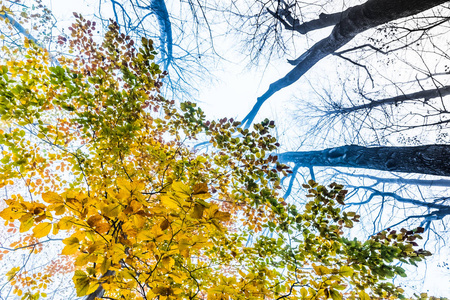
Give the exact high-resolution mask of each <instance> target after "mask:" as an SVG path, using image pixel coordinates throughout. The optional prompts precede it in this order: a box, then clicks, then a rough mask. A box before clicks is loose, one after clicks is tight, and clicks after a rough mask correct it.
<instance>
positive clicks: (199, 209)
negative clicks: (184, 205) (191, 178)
mask: <svg viewBox="0 0 450 300" xmlns="http://www.w3.org/2000/svg"><path fill="white" fill-rule="evenodd" d="M204 209H205V207H204V206H203V205H201V204H199V203H195V205H194V210H193V211H192V212H191V218H193V219H201V218H202V216H203V210H204Z"/></svg>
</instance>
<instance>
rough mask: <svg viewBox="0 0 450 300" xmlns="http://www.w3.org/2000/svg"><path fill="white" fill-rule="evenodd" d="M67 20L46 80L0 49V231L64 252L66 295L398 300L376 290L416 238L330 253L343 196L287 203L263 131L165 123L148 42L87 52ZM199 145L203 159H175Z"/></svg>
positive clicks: (384, 235) (335, 190)
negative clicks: (70, 285)
mask: <svg viewBox="0 0 450 300" xmlns="http://www.w3.org/2000/svg"><path fill="white" fill-rule="evenodd" d="M77 17H78V19H77V22H76V24H74V25H73V26H72V28H71V38H70V39H68V40H64V39H61V40H60V43H61V44H67V45H68V46H69V47H70V49H72V51H73V53H74V54H75V55H74V57H61V58H59V63H60V66H56V67H55V66H51V61H50V58H49V54H48V53H47V52H46V51H45V50H43V49H41V48H39V47H38V46H37V45H35V44H33V43H31V42H29V41H28V40H25V43H24V45H23V46H24V47H25V48H26V51H25V53H24V54H22V53H23V52H21V51H19V50H18V49H10V48H4V49H3V51H4V52H5V57H6V59H5V60H4V61H2V63H1V67H0V73H1V74H0V75H1V76H0V86H1V88H0V114H1V132H0V144H1V145H2V159H1V163H2V164H1V173H0V186H1V187H5V186H9V185H14V184H17V182H19V181H20V180H24V181H25V182H26V189H25V190H24V191H22V192H19V193H16V194H13V195H10V197H9V199H6V200H5V202H6V204H7V207H6V208H5V209H4V210H3V211H2V212H1V213H0V216H1V217H2V218H3V219H5V220H6V225H8V226H11V227H13V228H14V227H15V226H17V227H19V230H20V232H21V233H24V234H26V235H27V236H28V238H27V241H29V242H30V243H32V244H29V245H28V246H30V250H31V252H33V253H35V252H39V251H40V250H41V249H42V247H41V248H39V247H35V245H36V244H39V243H41V244H40V245H41V246H42V245H43V244H42V243H43V242H44V241H48V240H54V239H55V238H56V237H62V238H64V239H63V240H62V243H63V244H64V248H63V249H62V252H61V253H60V255H61V256H64V257H66V256H68V257H71V258H72V261H73V264H74V268H75V272H74V276H73V282H74V285H75V289H76V291H77V295H78V296H84V295H87V294H91V293H93V292H95V291H96V290H97V291H99V290H100V289H103V290H104V291H105V294H104V297H107V298H108V299H155V298H157V299H281V298H291V299H327V298H332V299H334V300H336V299H342V298H347V299H357V298H359V299H370V297H374V298H380V297H382V298H396V297H401V294H402V292H403V290H402V289H401V288H400V287H396V286H395V285H393V284H392V283H389V282H388V281H387V279H389V278H392V277H393V276H396V275H400V276H405V273H404V271H403V269H402V268H401V267H400V266H398V265H395V264H393V263H394V262H398V261H401V262H404V263H410V264H415V262H417V261H420V260H422V259H423V258H424V256H426V255H428V254H429V253H428V252H426V251H423V250H417V249H414V245H415V242H414V240H415V239H416V238H419V237H420V236H419V233H420V229H419V230H416V231H406V230H402V231H401V232H395V231H384V232H381V233H379V234H377V235H375V236H373V237H372V238H371V239H369V240H368V241H366V242H361V241H358V240H356V239H355V240H349V239H347V238H345V237H344V229H345V227H351V226H352V224H353V222H355V221H358V218H359V216H358V215H355V214H354V213H349V212H347V213H341V210H340V208H339V206H340V205H342V204H343V203H344V202H343V201H344V198H345V194H346V191H345V190H343V187H342V186H340V185H337V184H331V185H330V186H329V187H324V186H321V185H318V184H317V183H315V182H314V181H310V182H309V183H308V184H307V185H305V188H307V189H308V192H309V194H308V195H307V197H310V199H311V201H310V202H308V204H307V205H306V206H305V207H304V208H296V207H295V206H294V205H291V204H287V203H286V202H284V200H283V199H282V198H281V197H280V196H279V195H278V192H277V190H278V188H279V184H280V180H279V176H278V174H279V173H284V174H286V171H287V167H286V166H284V165H281V164H279V163H278V162H277V159H276V157H275V156H272V155H269V153H270V152H273V151H274V150H275V149H276V148H277V146H278V144H277V142H276V139H275V138H273V137H272V136H271V135H270V128H273V127H274V125H273V122H269V121H267V120H266V121H264V122H263V123H261V124H256V125H254V130H253V131H250V130H248V129H242V128H240V127H239V122H235V121H234V120H232V119H231V120H227V119H222V120H220V121H218V122H216V121H206V120H205V116H204V114H203V112H202V110H201V109H200V108H198V107H196V105H195V104H193V103H182V104H181V105H180V108H177V107H176V106H175V105H174V102H173V101H169V100H166V99H164V98H163V97H162V96H161V95H160V94H159V89H160V87H161V83H160V79H161V77H162V74H161V71H160V69H159V67H158V65H156V64H155V63H153V62H152V60H153V59H154V57H155V55H156V53H155V51H154V49H153V46H152V41H150V40H146V39H142V47H141V48H139V49H138V50H136V48H135V47H134V42H133V41H132V40H131V39H130V38H128V37H126V36H125V35H123V34H120V33H119V28H118V26H117V25H115V24H112V25H111V26H110V30H109V32H108V33H107V34H106V35H105V37H104V41H103V42H102V43H101V44H97V43H96V42H95V41H94V38H93V33H94V32H95V24H94V23H91V22H90V21H86V20H84V19H83V18H82V17H79V16H77ZM201 135H206V136H207V137H208V138H209V140H210V143H211V144H212V145H213V146H214V147H215V150H214V151H211V152H208V153H202V152H199V151H196V150H195V149H194V147H192V146H190V144H192V142H194V141H195V140H196V139H197V138H198V137H199V136H201ZM11 224H12V225H11ZM45 245H47V244H45ZM45 245H44V247H45ZM11 247H20V248H23V247H27V245H22V244H20V245H12V246H11ZM5 255H9V254H8V253H7V254H5ZM48 275H49V274H36V275H31V276H28V275H27V274H25V271H24V268H23V266H22V267H21V266H18V267H16V268H14V269H12V270H11V271H10V272H9V273H8V274H7V276H8V280H9V281H10V283H11V284H12V285H13V286H16V288H15V291H14V292H15V294H17V295H19V296H22V299H37V298H39V296H44V297H45V293H44V291H43V290H45V289H46V286H47V285H48V283H49V281H50V280H51V278H50V277H49V276H48ZM24 280H25V281H27V282H29V284H27V285H26V284H23V282H24ZM20 282H22V284H20Z"/></svg>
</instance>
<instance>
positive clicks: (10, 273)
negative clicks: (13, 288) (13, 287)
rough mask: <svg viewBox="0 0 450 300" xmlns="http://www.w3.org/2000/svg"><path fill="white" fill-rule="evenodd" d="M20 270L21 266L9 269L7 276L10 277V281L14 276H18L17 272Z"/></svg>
mask: <svg viewBox="0 0 450 300" xmlns="http://www.w3.org/2000/svg"><path fill="white" fill-rule="evenodd" d="M19 271H20V267H15V268H12V269H11V270H9V271H8V272H7V273H6V278H8V281H11V280H12V279H13V278H14V276H16V274H17V272H19Z"/></svg>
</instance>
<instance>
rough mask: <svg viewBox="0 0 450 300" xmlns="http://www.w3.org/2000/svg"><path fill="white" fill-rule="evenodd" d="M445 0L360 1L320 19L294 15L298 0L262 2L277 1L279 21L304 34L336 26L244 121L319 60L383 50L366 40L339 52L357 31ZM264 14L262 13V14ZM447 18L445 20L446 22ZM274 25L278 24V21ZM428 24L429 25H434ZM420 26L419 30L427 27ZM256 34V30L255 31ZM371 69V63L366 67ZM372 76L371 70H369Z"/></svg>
mask: <svg viewBox="0 0 450 300" xmlns="http://www.w3.org/2000/svg"><path fill="white" fill-rule="evenodd" d="M445 2H446V1H445V0H437V1H425V0H419V1H414V2H411V1H395V2H392V1H388V0H368V1H366V2H364V3H363V4H361V5H356V6H353V7H350V8H348V9H346V10H345V11H342V12H339V13H334V14H320V15H319V18H318V19H316V20H311V21H309V22H305V23H301V22H300V20H299V19H298V18H297V17H295V16H293V15H292V12H291V9H292V8H293V7H295V6H296V2H295V1H294V2H293V4H292V5H290V4H288V3H287V2H286V1H276V2H275V1H273V3H272V2H269V3H264V4H263V3H261V6H262V10H263V9H264V8H265V7H266V6H267V7H269V6H270V5H273V6H274V7H275V11H273V10H270V8H267V12H268V14H269V15H271V16H272V17H273V18H274V19H275V22H279V24H281V25H282V26H284V28H285V29H287V30H290V31H295V32H299V33H301V34H305V33H307V32H309V31H311V30H316V29H321V28H325V27H328V26H333V30H332V32H331V33H330V35H329V36H327V37H326V38H324V39H322V40H320V41H318V42H317V43H315V44H314V45H312V46H311V47H310V48H309V49H308V50H307V51H306V52H304V53H303V54H302V55H300V56H299V57H298V58H296V59H293V60H288V61H289V63H290V64H292V65H294V66H295V67H294V68H293V69H292V70H291V71H290V72H289V73H288V74H286V75H285V76H284V77H282V78H281V79H279V80H277V81H276V82H273V83H272V84H271V85H270V87H269V88H268V89H267V91H266V92H265V93H264V94H263V95H261V96H260V97H258V99H257V103H256V104H255V105H254V106H253V109H252V110H251V112H250V113H249V114H248V115H247V116H246V117H245V118H244V119H243V123H244V124H247V126H249V124H251V123H252V121H253V119H254V118H255V116H256V114H257V113H258V111H259V109H260V107H261V106H262V105H263V103H264V102H265V101H266V100H267V99H269V98H270V97H271V96H272V95H273V94H274V93H276V92H278V91H279V90H281V89H283V88H285V87H287V86H289V85H291V84H293V83H294V82H296V81H297V80H299V79H300V78H301V77H302V76H303V75H304V74H305V73H306V72H308V71H309V70H310V69H311V68H312V67H313V66H314V65H315V64H317V63H318V62H319V61H320V60H322V59H324V58H325V57H327V56H329V55H337V56H340V57H342V58H344V57H343V56H342V55H343V54H344V53H348V52H352V51H355V50H359V49H361V48H370V49H373V50H375V51H381V52H383V51H382V48H378V47H375V46H373V45H371V44H367V43H366V44H363V45H358V46H356V47H352V48H350V49H346V50H343V51H340V52H338V50H339V49H340V48H342V47H343V46H345V45H347V44H348V43H349V42H350V41H352V40H353V39H354V38H355V37H356V36H357V35H359V34H361V33H362V32H364V31H366V30H368V29H372V28H375V27H377V26H380V25H383V24H386V23H388V22H391V21H395V20H398V19H402V18H406V17H410V16H414V15H416V14H418V13H421V12H424V11H426V10H429V9H431V8H433V7H436V6H439V5H441V4H443V3H445ZM259 17H260V15H258V18H259ZM446 20H447V19H445V20H444V22H445V21H446ZM442 23H443V22H441V21H440V22H438V24H434V26H431V27H430V28H434V27H436V26H438V25H440V24H442ZM260 25H262V24H258V23H257V24H256V26H257V27H256V29H254V30H255V31H259V30H262V29H260V28H259V26H260ZM274 28H275V29H276V28H278V27H277V26H276V25H274ZM430 28H427V29H430ZM427 29H421V28H417V29H416V30H417V31H421V30H427ZM269 34H273V33H271V32H270V30H267V33H266V34H262V37H261V40H262V42H261V43H259V44H258V43H256V44H257V45H258V48H259V49H258V52H260V51H261V50H262V48H263V47H264V46H266V45H269V43H268V42H267V37H268V36H269ZM255 36H256V34H255ZM344 59H346V60H348V61H350V62H352V63H354V64H355V65H357V66H359V67H365V66H364V65H362V64H361V63H358V62H354V61H353V60H351V59H349V58H344ZM365 69H366V70H367V67H365ZM369 76H370V73H369Z"/></svg>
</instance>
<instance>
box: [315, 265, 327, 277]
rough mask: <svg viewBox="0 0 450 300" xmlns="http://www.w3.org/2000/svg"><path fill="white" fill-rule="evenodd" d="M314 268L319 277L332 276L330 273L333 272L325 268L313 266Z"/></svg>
mask: <svg viewBox="0 0 450 300" xmlns="http://www.w3.org/2000/svg"><path fill="white" fill-rule="evenodd" d="M312 267H313V269H314V271H315V272H316V274H317V275H319V276H322V275H326V274H330V272H331V270H330V269H328V268H327V267H325V266H316V265H315V264H313V265H312Z"/></svg>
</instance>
